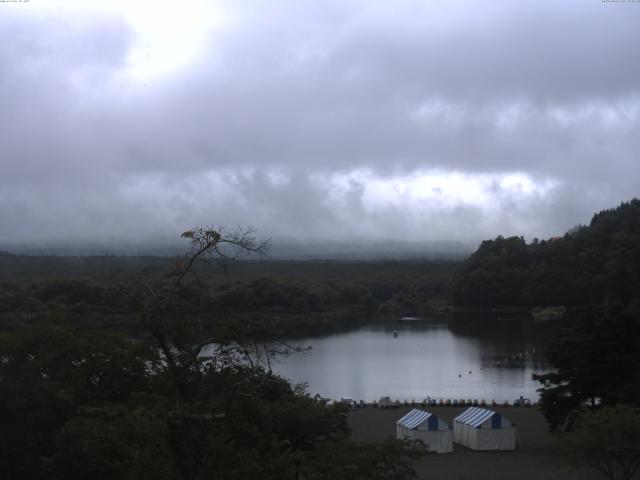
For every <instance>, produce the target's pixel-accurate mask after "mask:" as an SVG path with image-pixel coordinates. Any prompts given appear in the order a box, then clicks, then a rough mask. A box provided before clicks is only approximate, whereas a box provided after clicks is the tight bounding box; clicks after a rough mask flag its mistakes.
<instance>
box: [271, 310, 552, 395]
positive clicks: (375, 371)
mask: <svg viewBox="0 0 640 480" xmlns="http://www.w3.org/2000/svg"><path fill="white" fill-rule="evenodd" d="M394 330H397V331H398V335H397V337H395V336H394ZM297 343H298V344H299V345H311V347H312V350H311V351H310V352H307V353H299V354H294V355H291V356H289V357H286V358H282V359H280V360H279V361H278V363H277V365H274V370H275V371H276V372H278V373H279V374H280V375H282V376H284V377H285V378H288V379H289V380H291V381H292V382H294V383H299V382H308V384H309V392H310V393H311V394H312V395H313V394H315V393H319V394H320V395H322V396H323V397H328V398H334V399H339V398H341V397H344V398H354V399H357V400H360V399H363V400H366V401H372V400H377V399H378V398H380V397H382V396H387V395H389V396H391V397H392V398H398V399H400V400H404V399H407V400H411V399H415V400H422V399H423V398H425V397H426V396H431V397H436V398H443V399H447V398H451V399H453V398H458V399H460V398H464V399H468V398H471V399H483V398H484V399H486V400H487V401H490V400H491V399H495V400H496V401H498V402H503V401H504V400H509V401H510V402H512V401H513V400H514V399H516V398H519V397H520V396H521V395H522V396H524V397H525V398H530V399H531V400H536V399H537V398H538V393H537V392H536V389H537V388H538V386H539V385H538V383H537V382H534V381H533V380H532V379H531V375H532V374H533V373H540V372H544V371H547V370H548V369H549V368H550V367H549V365H548V364H546V363H545V360H544V356H543V350H544V343H545V334H544V333H542V332H540V331H536V330H532V329H530V328H527V327H523V326H522V325H520V324H518V325H499V324H494V325H492V326H491V327H480V328H478V327H472V326H469V325H466V326H465V325H463V326H456V327H455V328H450V327H449V326H447V324H442V323H440V324H438V323H433V322H412V323H397V324H396V323H393V324H390V325H385V326H383V325H370V326H366V327H361V328H359V329H357V330H353V331H350V332H344V333H337V334H332V335H327V336H322V337H311V338H305V339H301V340H299V341H298V342H297Z"/></svg>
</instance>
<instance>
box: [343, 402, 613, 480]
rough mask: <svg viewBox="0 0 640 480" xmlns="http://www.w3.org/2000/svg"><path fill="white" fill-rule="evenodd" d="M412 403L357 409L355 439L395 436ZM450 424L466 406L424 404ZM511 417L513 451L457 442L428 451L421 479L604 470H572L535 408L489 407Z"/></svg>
mask: <svg viewBox="0 0 640 480" xmlns="http://www.w3.org/2000/svg"><path fill="white" fill-rule="evenodd" d="M411 408H413V407H411V406H407V407H405V406H404V405H402V406H400V407H399V408H397V409H383V408H371V407H365V408H357V409H354V410H350V411H349V414H348V422H349V427H350V428H351V438H352V440H354V441H358V442H379V441H382V440H385V439H387V438H388V437H392V438H395V437H396V423H395V422H396V421H397V420H398V419H399V418H401V417H402V416H403V415H405V414H406V413H407V412H408V411H409V410H411ZM415 408H420V409H423V410H426V411H431V412H432V413H434V414H435V415H437V416H438V417H440V418H441V419H442V420H444V421H445V422H447V423H449V425H452V423H453V418H455V417H456V416H457V415H459V414H460V413H462V412H463V411H464V409H465V408H466V407H435V408H431V407H425V408H423V407H421V406H417V407H415ZM488 408H491V409H492V410H495V411H497V412H498V413H500V414H501V415H504V416H505V417H506V418H508V419H509V420H511V421H512V422H513V423H514V424H515V426H516V428H517V429H518V437H519V447H518V449H516V450H514V451H474V450H470V449H468V448H466V447H463V446H461V445H459V444H457V443H455V444H454V447H453V452H452V453H442V454H437V453H430V454H427V455H426V456H425V457H423V458H421V459H419V460H417V461H415V462H414V466H415V468H416V473H417V474H418V477H417V478H418V479H432V478H439V479H442V480H449V479H451V480H475V479H484V478H486V479H491V480H502V479H504V480H507V479H514V478H517V479H518V480H561V479H566V480H578V479H581V480H592V479H593V480H596V479H599V478H601V474H599V473H598V472H596V471H595V470H593V469H590V468H589V467H582V468H580V469H577V470H571V469H570V468H569V467H568V465H567V464H566V463H565V462H564V460H563V458H562V455H561V454H560V451H559V449H558V447H557V446H556V444H555V442H554V439H553V436H552V435H551V434H550V433H549V431H548V427H547V422H546V421H545V419H544V417H543V415H542V413H541V412H540V411H539V410H538V409H537V408H526V407H524V408H518V407H495V408H493V407H488Z"/></svg>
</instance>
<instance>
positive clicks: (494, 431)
mask: <svg viewBox="0 0 640 480" xmlns="http://www.w3.org/2000/svg"><path fill="white" fill-rule="evenodd" d="M517 436H518V434H517V432H516V427H515V425H513V424H512V423H511V422H510V421H509V420H507V419H506V418H505V417H503V416H502V415H500V414H499V413H498V412H494V411H493V410H487V409H485V408H478V407H471V408H467V409H466V410H465V411H464V412H462V413H461V414H460V415H458V416H457V417H456V418H454V419H453V441H454V442H456V443H459V444H461V445H464V446H465V447H469V448H471V449H472V450H515V448H516V443H517Z"/></svg>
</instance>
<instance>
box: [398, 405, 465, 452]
mask: <svg viewBox="0 0 640 480" xmlns="http://www.w3.org/2000/svg"><path fill="white" fill-rule="evenodd" d="M396 430H397V435H398V439H403V438H409V439H411V440H422V441H423V442H424V443H425V444H426V445H427V446H428V447H429V451H430V452H438V453H447V452H452V451H453V436H452V434H451V433H452V432H451V428H449V425H447V423H446V422H443V421H442V420H440V419H439V418H438V417H437V416H435V415H434V414H432V413H429V412H425V411H422V410H418V409H417V408H414V409H413V410H411V411H410V412H409V413H407V414H406V415H405V416H404V417H402V418H401V419H400V420H398V421H397V422H396Z"/></svg>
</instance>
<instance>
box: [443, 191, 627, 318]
mask: <svg viewBox="0 0 640 480" xmlns="http://www.w3.org/2000/svg"><path fill="white" fill-rule="evenodd" d="M639 290H640V200H638V199H634V200H631V201H630V202H625V203H622V204H621V205H620V206H618V207H617V208H614V209H610V210H604V211H602V212H600V213H597V214H596V215H594V216H593V218H592V220H591V222H590V224H589V226H578V227H576V228H574V229H572V230H570V231H569V232H567V233H566V234H565V235H564V236H563V237H557V238H551V239H549V240H540V241H539V240H537V239H535V240H534V241H533V242H531V243H526V242H525V240H524V239H523V238H522V237H510V238H503V237H498V238H496V239H495V240H487V241H484V242H482V244H481V245H480V247H479V248H478V250H477V251H476V252H474V253H473V254H472V255H471V256H470V257H469V258H468V259H467V260H466V261H465V262H464V263H463V264H462V266H461V267H460V268H459V269H458V271H457V272H456V274H455V276H454V281H453V298H454V303H455V305H457V306H481V307H497V306H523V307H524V306H545V305H566V306H580V305H599V304H602V303H603V302H605V301H606V300H607V299H609V298H613V297H615V298H618V299H620V300H621V301H622V302H623V303H628V302H629V300H630V299H631V297H633V296H634V295H637V293H635V292H638V291H639Z"/></svg>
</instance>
